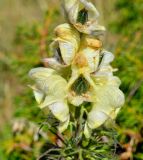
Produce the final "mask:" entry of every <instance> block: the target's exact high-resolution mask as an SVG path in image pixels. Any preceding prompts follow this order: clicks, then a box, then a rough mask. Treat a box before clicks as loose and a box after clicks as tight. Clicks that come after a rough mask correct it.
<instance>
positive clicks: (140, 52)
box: [0, 0, 143, 160]
mask: <svg viewBox="0 0 143 160" xmlns="http://www.w3.org/2000/svg"><path fill="white" fill-rule="evenodd" d="M93 2H94V3H95V4H96V6H97V9H98V10H99V11H100V13H101V17H100V23H101V24H103V25H104V26H106V28H107V32H106V34H105V37H104V38H103V42H104V46H105V48H106V49H107V50H109V51H112V52H113V53H114V54H115V60H114V62H113V64H112V65H113V66H114V67H115V68H118V69H119V71H118V72H117V73H115V74H116V75H117V76H119V77H120V79H121V80H122V85H121V89H122V90H123V91H124V93H125V95H126V103H125V105H124V107H123V108H122V110H121V112H120V114H119V115H118V118H117V130H118V133H119V141H120V143H121V146H122V148H123V149H122V153H121V159H122V160H128V159H133V160H143V98H142V97H143V0H130V1H129V0H106V1H105V0H96V1H95V0H93ZM64 21H65V20H64V18H63V14H62V11H61V7H60V3H59V0H0V160H34V159H36V156H37V155H39V153H40V148H41V146H42V145H43V142H44V136H41V137H40V138H39V139H37V140H35V142H34V141H33V135H34V134H35V132H34V130H35V127H33V125H34V126H36V125H37V126H39V125H38V123H40V122H41V121H42V120H43V119H42V118H43V113H42V111H40V110H39V109H38V107H37V104H36V103H35V101H34V97H33V94H32V92H31V90H30V89H29V88H28V86H27V85H28V84H29V83H30V80H29V78H28V75H27V73H28V71H29V70H30V69H31V68H33V67H36V66H41V65H42V64H41V62H40V60H41V58H42V57H46V56H47V55H48V45H49V44H50V42H51V41H52V36H53V30H54V27H55V26H57V25H58V24H61V23H63V22H64ZM19 119H20V122H19ZM17 124H19V125H18V126H20V125H21V126H20V127H17V126H16V125H17ZM24 125H25V126H24ZM28 125H29V127H27V126H28ZM31 126H32V127H31ZM30 127H31V128H32V129H33V130H32V131H31V130H30ZM17 130H18V132H19V134H18V135H15V131H17ZM29 130H30V131H29Z"/></svg>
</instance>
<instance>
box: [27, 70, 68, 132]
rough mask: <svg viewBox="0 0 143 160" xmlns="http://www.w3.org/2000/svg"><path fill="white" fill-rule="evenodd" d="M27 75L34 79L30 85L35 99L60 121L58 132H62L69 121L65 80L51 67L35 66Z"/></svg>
mask: <svg viewBox="0 0 143 160" xmlns="http://www.w3.org/2000/svg"><path fill="white" fill-rule="evenodd" d="M29 76H30V77H31V78H32V79H33V80H35V82H36V84H35V85H34V86H32V87H31V88H32V89H33V92H34V95H35V98H36V101H37V102H38V104H39V107H40V108H41V109H42V108H44V107H48V108H49V110H50V111H51V112H52V113H53V115H54V116H55V117H56V118H57V119H58V120H59V121H60V122H61V124H60V126H59V130H60V132H63V131H64V130H65V129H66V128H67V126H68V123H69V107H68V104H67V100H66V97H67V89H66V86H67V82H66V80H65V79H64V78H62V77H61V76H59V75H58V74H57V73H56V72H55V71H54V70H53V69H48V68H43V67H40V68H35V69H32V70H31V71H30V72H29Z"/></svg>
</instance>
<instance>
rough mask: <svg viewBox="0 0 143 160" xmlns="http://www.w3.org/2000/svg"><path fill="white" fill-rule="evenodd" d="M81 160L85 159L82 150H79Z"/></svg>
mask: <svg viewBox="0 0 143 160" xmlns="http://www.w3.org/2000/svg"><path fill="white" fill-rule="evenodd" d="M79 160H83V157H82V149H80V150H79Z"/></svg>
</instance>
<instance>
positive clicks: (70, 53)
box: [44, 23, 80, 70]
mask: <svg viewBox="0 0 143 160" xmlns="http://www.w3.org/2000/svg"><path fill="white" fill-rule="evenodd" d="M55 35H56V38H55V39H54V41H53V42H52V44H51V46H50V48H51V52H52V53H53V54H54V57H53V58H46V59H44V61H45V62H47V63H48V65H49V66H50V67H51V68H54V69H56V70H60V69H61V68H65V67H67V66H68V65H70V64H71V62H72V60H73V58H74V56H75V54H76V53H77V51H78V49H79V45H80V35H79V33H78V31H77V30H76V29H75V28H74V27H72V26H71V25H70V24H67V23H65V24H62V25H59V26H58V27H56V29H55Z"/></svg>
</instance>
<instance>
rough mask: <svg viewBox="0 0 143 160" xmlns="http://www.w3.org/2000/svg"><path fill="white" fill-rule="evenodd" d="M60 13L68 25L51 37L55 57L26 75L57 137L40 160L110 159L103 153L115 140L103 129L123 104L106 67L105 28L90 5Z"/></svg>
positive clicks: (70, 2) (67, 3) (76, 3)
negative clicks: (99, 22) (32, 82)
mask: <svg viewBox="0 0 143 160" xmlns="http://www.w3.org/2000/svg"><path fill="white" fill-rule="evenodd" d="M63 8H64V11H65V15H66V18H67V20H68V23H65V24H62V25H59V26H58V27H56V29H55V31H54V32H55V39H54V40H53V42H52V43H51V45H50V51H51V53H52V55H53V56H52V57H48V58H45V59H43V61H44V62H45V63H47V64H48V68H44V67H39V68H34V69H32V70H31V71H30V72H29V76H30V77H31V78H32V79H33V80H34V81H35V84H34V85H32V86H30V87H31V88H32V89H33V92H34V95H35V98H36V101H37V103H38V104H39V107H40V108H41V109H44V108H46V109H47V110H48V118H47V121H46V124H47V125H48V129H49V131H50V132H51V133H52V134H54V135H55V137H56V138H55V141H52V144H53V146H52V147H51V148H48V149H47V151H46V152H45V153H44V154H43V155H42V156H41V157H40V158H39V159H42V158H43V157H47V159H61V160H70V159H71V160H76V159H79V160H83V159H87V160H88V159H89V160H94V159H95V160H96V159H104V158H105V159H108V158H110V159H111V157H112V156H113V155H112V151H110V152H111V153H109V152H108V154H106V150H108V149H109V147H110V144H108V142H109V139H111V140H112V138H113V137H112V135H110V136H109V134H107V132H104V129H105V128H110V129H111V128H112V127H109V126H110V125H111V122H112V121H113V120H114V119H115V118H116V116H117V113H118V112H119V110H120V108H121V106H122V105H123V104H124V94H123V93H122V91H121V90H120V89H119V86H120V83H121V82H120V80H119V78H118V77H116V76H114V75H113V72H114V71H115V69H113V68H112V67H111V65H110V63H111V62H112V61H113V59H114V56H113V54H112V53H110V52H108V51H106V50H104V49H103V46H102V42H101V40H100V35H101V34H103V32H104V31H105V28H104V27H103V26H100V25H99V24H98V21H97V19H98V16H99V13H98V11H97V10H96V8H95V6H94V5H93V4H92V3H91V2H88V1H87V0H63ZM49 115H50V116H49ZM51 117H52V118H51ZM51 119H52V120H51ZM53 119H54V120H53ZM103 132H104V134H103ZM109 133H110V132H109ZM100 136H101V137H100ZM107 137H108V138H107ZM109 150H110V149H109ZM102 154H103V155H102ZM114 159H115V158H114Z"/></svg>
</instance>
